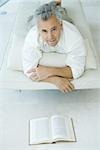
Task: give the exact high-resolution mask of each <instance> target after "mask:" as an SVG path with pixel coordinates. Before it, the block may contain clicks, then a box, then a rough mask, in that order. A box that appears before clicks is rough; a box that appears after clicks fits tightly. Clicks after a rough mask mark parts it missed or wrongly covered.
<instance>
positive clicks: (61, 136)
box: [51, 115, 76, 141]
mask: <svg viewBox="0 0 100 150" xmlns="http://www.w3.org/2000/svg"><path fill="white" fill-rule="evenodd" d="M51 130H52V138H53V140H54V141H59V140H60V141H61V140H62V141H76V136H75V131H74V127H73V122H72V119H71V118H66V117H64V116H60V115H55V116H52V117H51Z"/></svg>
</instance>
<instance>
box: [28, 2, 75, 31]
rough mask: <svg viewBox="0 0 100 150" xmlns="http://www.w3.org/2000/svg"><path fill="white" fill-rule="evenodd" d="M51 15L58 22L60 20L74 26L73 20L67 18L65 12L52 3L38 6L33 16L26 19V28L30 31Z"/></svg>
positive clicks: (55, 3)
mask: <svg viewBox="0 0 100 150" xmlns="http://www.w3.org/2000/svg"><path fill="white" fill-rule="evenodd" d="M52 15H55V16H56V17H57V19H58V20H59V21H60V22H61V20H66V21H68V22H70V23H73V24H74V22H73V20H72V19H71V18H70V17H69V15H68V13H67V10H66V9H65V8H63V7H61V6H60V5H57V2H55V1H52V2H50V3H47V4H44V5H42V6H40V7H39V8H38V9H36V10H35V12H34V15H32V16H29V17H28V20H27V21H28V24H29V27H28V28H29V29H30V28H31V27H32V26H34V25H35V24H36V23H37V22H38V21H39V20H44V21H45V20H48V19H49V18H50V17H51V16H52Z"/></svg>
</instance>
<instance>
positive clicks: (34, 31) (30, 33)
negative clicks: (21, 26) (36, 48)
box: [27, 25, 38, 35]
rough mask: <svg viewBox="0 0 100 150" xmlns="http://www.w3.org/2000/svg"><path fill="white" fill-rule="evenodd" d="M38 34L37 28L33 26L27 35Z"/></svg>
mask: <svg viewBox="0 0 100 150" xmlns="http://www.w3.org/2000/svg"><path fill="white" fill-rule="evenodd" d="M37 34H38V30H37V26H36V25H35V26H33V27H32V28H31V29H30V30H29V31H28V33H27V35H37Z"/></svg>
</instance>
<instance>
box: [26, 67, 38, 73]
mask: <svg viewBox="0 0 100 150" xmlns="http://www.w3.org/2000/svg"><path fill="white" fill-rule="evenodd" d="M31 72H36V69H35V68H31V69H29V70H28V71H27V73H31Z"/></svg>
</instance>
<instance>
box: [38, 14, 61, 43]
mask: <svg viewBox="0 0 100 150" xmlns="http://www.w3.org/2000/svg"><path fill="white" fill-rule="evenodd" d="M38 28H39V33H40V36H41V37H42V39H43V41H44V42H46V43H47V44H48V45H50V46H55V45H56V44H57V43H58V41H59V39H60V34H61V29H62V25H61V23H60V22H59V21H58V19H57V18H56V16H51V17H50V18H49V19H48V20H47V21H43V20H41V21H39V23H38Z"/></svg>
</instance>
